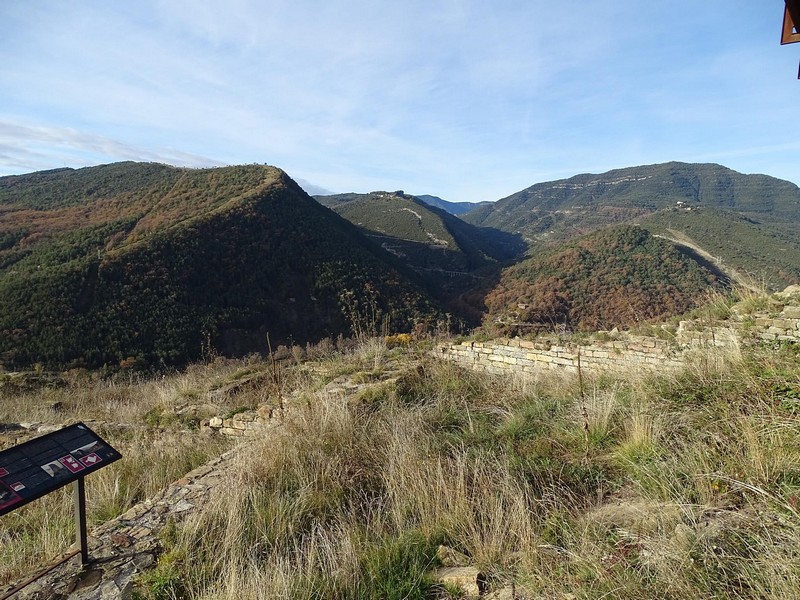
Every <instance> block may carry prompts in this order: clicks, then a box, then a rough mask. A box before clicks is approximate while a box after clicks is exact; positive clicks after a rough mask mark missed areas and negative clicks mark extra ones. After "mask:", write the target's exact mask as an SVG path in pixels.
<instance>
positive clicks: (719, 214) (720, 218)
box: [463, 162, 800, 288]
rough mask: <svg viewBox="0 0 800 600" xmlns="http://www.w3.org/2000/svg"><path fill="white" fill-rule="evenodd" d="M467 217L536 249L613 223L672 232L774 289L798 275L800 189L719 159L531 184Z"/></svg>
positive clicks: (652, 166) (676, 163)
mask: <svg viewBox="0 0 800 600" xmlns="http://www.w3.org/2000/svg"><path fill="white" fill-rule="evenodd" d="M463 218H464V219H465V220H466V221H468V222H470V223H473V224H476V225H480V226H490V227H496V228H498V229H502V230H504V231H507V232H510V233H519V234H521V235H523V236H525V239H526V240H527V241H528V243H529V244H531V246H532V248H533V249H537V248H542V247H546V246H548V245H550V244H554V243H559V242H563V241H567V240H571V239H574V238H576V237H578V236H581V235H583V234H586V233H588V232H591V231H594V230H597V229H601V228H603V227H607V226H609V225H612V224H615V223H638V224H641V225H642V226H643V227H646V228H648V229H651V230H652V231H653V232H654V233H660V234H665V233H666V229H673V230H675V231H676V232H677V233H678V234H686V235H688V236H689V237H691V238H692V239H693V240H694V241H695V242H696V243H697V244H698V245H700V246H702V247H703V248H706V246H708V248H709V251H710V252H711V253H712V254H715V255H718V257H719V258H720V259H721V260H723V261H725V262H726V263H728V264H730V265H731V266H734V267H736V268H738V269H740V270H742V271H745V272H749V273H751V274H752V275H754V276H755V277H756V278H758V279H763V280H765V281H766V282H767V283H768V284H769V285H771V286H772V287H775V288H778V287H782V286H784V285H786V284H787V283H792V282H794V281H797V280H798V279H800V263H798V262H797V261H795V260H794V257H796V256H800V242H799V241H798V240H800V189H798V187H797V186H796V185H794V184H793V183H790V182H788V181H783V180H780V179H776V178H774V177H769V176H767V175H744V174H742V173H737V172H736V171H733V170H731V169H728V168H726V167H723V166H720V165H716V164H687V163H678V162H671V163H665V164H658V165H648V166H641V167H631V168H627V169H617V170H614V171H609V172H608V173H604V174H601V175H592V174H584V175H576V176H575V177H571V178H569V179H563V180H559V181H551V182H547V183H539V184H536V185H533V186H531V187H529V188H527V189H525V190H522V191H520V192H517V193H516V194H512V195H511V196H509V197H507V198H504V199H502V200H498V201H497V202H496V203H494V204H492V205H488V206H483V207H479V208H476V209H475V210H473V211H471V212H469V213H467V214H466V215H463ZM684 225H685V226H686V228H687V231H685V232H684V231H682V230H681V227H683V226H684ZM766 240H771V241H767V242H766V243H765V241H766ZM776 251H777V253H776Z"/></svg>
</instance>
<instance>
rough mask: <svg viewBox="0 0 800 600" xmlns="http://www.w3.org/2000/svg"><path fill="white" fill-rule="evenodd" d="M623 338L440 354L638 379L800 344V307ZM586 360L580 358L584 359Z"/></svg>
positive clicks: (212, 423) (255, 416) (275, 418)
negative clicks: (670, 334)
mask: <svg viewBox="0 0 800 600" xmlns="http://www.w3.org/2000/svg"><path fill="white" fill-rule="evenodd" d="M618 335H619V337H620V339H617V340H609V341H597V340H594V341H590V342H588V343H583V344H578V343H575V342H574V341H568V340H567V341H564V340H553V339H550V340H548V339H546V338H541V339H536V340H519V339H514V340H493V341H490V342H475V341H466V342H461V343H460V344H443V345H441V346H439V347H438V352H437V355H438V356H439V357H440V358H443V359H445V360H451V361H453V362H456V363H458V364H461V365H463V366H465V367H467V368H469V369H473V370H476V371H484V372H487V373H495V374H507V373H509V372H514V373H523V374H530V375H533V374H536V373H541V372H542V370H543V369H544V370H546V369H566V370H568V371H573V372H576V371H577V370H578V361H579V360H580V366H581V369H585V370H586V371H589V372H603V371H607V372H615V373H628V374H635V373H640V372H648V371H649V372H652V371H664V370H669V369H679V368H681V367H682V366H683V365H684V364H685V362H686V360H687V357H690V356H691V352H692V351H693V350H702V349H706V348H736V347H738V346H739V345H740V344H741V343H742V342H743V340H745V339H754V340H760V341H766V342H787V341H788V342H800V306H787V307H785V308H784V309H783V312H781V314H780V315H778V316H774V317H770V316H769V315H767V314H757V315H754V316H753V318H751V319H750V320H748V321H738V322H727V323H725V326H721V327H709V326H704V325H703V324H702V323H698V322H693V321H683V322H681V324H680V326H679V328H678V331H677V333H676V334H675V338H674V339H670V340H664V339H661V338H655V337H647V336H636V335H630V334H624V333H623V334H618ZM579 356H580V358H579ZM280 417H281V414H280V409H277V408H271V407H268V406H262V407H260V408H259V409H258V410H257V411H247V412H240V413H237V414H234V415H230V416H226V417H213V418H211V419H209V420H206V421H203V423H202V424H201V429H202V430H211V431H213V432H216V433H219V434H221V435H225V436H228V437H235V438H251V437H257V436H260V435H263V433H264V432H265V431H266V430H268V429H270V428H272V427H275V426H276V424H277V423H279V422H280V421H281V418H280Z"/></svg>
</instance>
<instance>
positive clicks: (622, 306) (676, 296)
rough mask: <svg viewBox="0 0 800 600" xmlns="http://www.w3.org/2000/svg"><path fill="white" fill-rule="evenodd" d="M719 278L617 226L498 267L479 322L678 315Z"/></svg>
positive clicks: (514, 326)
mask: <svg viewBox="0 0 800 600" xmlns="http://www.w3.org/2000/svg"><path fill="white" fill-rule="evenodd" d="M720 283H721V282H720V281H719V278H718V277H717V275H715V274H713V273H711V272H710V271H709V270H707V269H706V268H704V267H702V266H701V265H699V264H698V263H697V262H696V261H694V260H692V259H691V258H689V257H687V256H686V255H685V254H683V253H681V252H680V251H678V250H677V249H676V248H675V246H674V245H672V244H671V243H670V242H668V241H666V240H663V239H660V238H656V237H654V236H653V235H651V234H650V233H649V232H648V231H646V230H645V229H642V228H640V227H632V226H627V225H618V226H612V227H609V228H606V229H603V230H601V231H597V232H595V233H592V234H589V235H587V236H584V237H583V238H580V239H578V240H575V241H573V242H569V243H566V244H564V245H560V246H556V247H554V248H552V249H551V250H549V251H545V252H542V253H540V254H538V255H537V256H535V257H534V258H529V259H527V260H524V261H522V262H520V263H518V264H516V265H514V266H512V267H509V268H508V269H506V270H505V271H503V274H502V276H501V278H500V282H499V283H498V285H497V286H496V287H495V288H494V289H492V291H491V292H490V293H489V294H488V296H487V297H486V306H487V309H488V311H487V315H486V318H485V321H486V323H487V324H490V325H494V326H499V328H500V330H501V331H503V332H505V333H514V334H518V333H526V332H530V331H536V330H538V329H548V328H552V327H553V326H556V325H563V326H566V327H567V328H569V329H574V330H595V329H603V328H607V329H610V328H612V327H615V326H627V325H632V324H636V323H640V322H642V321H646V320H649V319H654V318H659V317H664V316H669V315H675V314H680V313H682V312H685V311H686V310H688V309H690V308H692V307H693V306H694V305H695V303H696V302H697V301H699V300H700V299H701V297H702V295H703V293H704V292H705V291H706V290H708V289H709V288H710V287H713V286H717V285H719V284H720Z"/></svg>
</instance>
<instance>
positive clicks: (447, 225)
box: [316, 191, 524, 271]
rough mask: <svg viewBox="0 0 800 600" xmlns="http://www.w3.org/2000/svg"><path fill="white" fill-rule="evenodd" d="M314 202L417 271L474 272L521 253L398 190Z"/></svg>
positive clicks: (504, 239) (513, 242)
mask: <svg viewBox="0 0 800 600" xmlns="http://www.w3.org/2000/svg"><path fill="white" fill-rule="evenodd" d="M316 198H317V200H318V201H319V202H321V203H322V204H324V205H325V206H328V207H330V208H332V209H333V210H335V211H336V212H337V213H339V214H340V215H342V216H343V217H344V218H345V219H347V220H348V221H350V222H351V223H354V224H356V225H358V226H359V227H361V228H363V229H364V230H365V232H366V233H367V235H370V236H372V237H375V238H376V239H379V240H380V241H381V243H382V244H383V245H384V247H385V248H386V249H388V250H389V251H393V253H394V254H396V255H397V256H403V255H405V257H404V258H405V259H406V262H408V263H409V264H410V265H411V266H413V267H414V268H416V269H418V270H425V269H434V270H436V269H443V270H451V271H456V270H461V271H468V270H474V269H477V268H480V267H482V266H485V265H486V264H487V262H495V261H498V260H506V259H509V258H513V257H515V256H517V255H518V254H519V253H520V252H521V251H522V250H523V248H524V246H523V245H522V244H521V242H520V240H519V239H517V238H515V237H514V236H510V235H508V234H504V233H503V232H499V231H496V230H492V229H488V228H478V227H475V226H471V225H469V224H466V223H465V222H464V221H462V220H461V219H458V218H456V217H454V216H453V215H452V214H450V213H449V212H447V211H446V210H444V209H442V208H439V207H435V206H431V205H429V204H427V203H425V202H423V201H421V200H420V199H419V198H417V197H415V196H410V195H408V194H404V193H403V192H402V191H396V192H372V193H370V194H337V195H333V196H317V197H316Z"/></svg>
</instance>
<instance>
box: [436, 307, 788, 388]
mask: <svg viewBox="0 0 800 600" xmlns="http://www.w3.org/2000/svg"><path fill="white" fill-rule="evenodd" d="M619 337H620V339H617V340H609V341H598V340H596V339H595V340H590V341H588V342H585V343H576V342H574V341H569V340H566V341H565V340H552V339H551V340H548V339H545V338H542V339H536V340H521V339H512V340H509V339H506V340H493V341H489V342H475V341H466V342H461V343H459V344H443V345H441V346H439V348H438V350H439V356H440V357H441V358H444V359H446V360H451V361H453V362H456V363H458V364H461V365H463V366H465V367H467V368H470V369H473V370H476V371H484V372H487V373H495V374H504V373H508V372H515V373H523V374H525V373H527V374H535V373H540V372H542V370H543V369H544V370H546V369H566V370H568V371H577V370H578V365H579V363H580V368H581V369H586V370H587V371H595V372H599V371H610V372H617V373H637V372H642V371H656V370H658V371H664V370H669V369H678V368H680V367H682V366H683V365H684V364H685V363H686V360H687V359H688V358H689V357H691V355H692V351H694V350H702V349H706V348H732V349H733V348H737V347H738V346H739V345H740V344H742V343H744V342H745V341H746V340H755V341H766V342H795V343H796V342H800V307H798V306H787V307H785V308H784V309H783V312H782V313H781V314H780V315H779V316H777V317H770V316H768V315H766V314H762V315H755V316H754V317H753V318H752V319H749V320H747V321H738V322H729V323H725V326H723V327H708V326H703V325H702V324H700V323H698V322H691V321H683V322H681V324H680V327H679V328H678V331H677V333H676V334H675V337H674V339H671V340H664V339H660V338H655V337H646V336H636V335H631V334H619Z"/></svg>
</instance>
